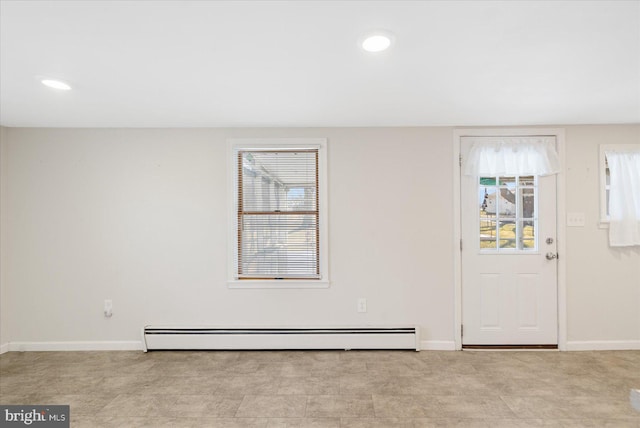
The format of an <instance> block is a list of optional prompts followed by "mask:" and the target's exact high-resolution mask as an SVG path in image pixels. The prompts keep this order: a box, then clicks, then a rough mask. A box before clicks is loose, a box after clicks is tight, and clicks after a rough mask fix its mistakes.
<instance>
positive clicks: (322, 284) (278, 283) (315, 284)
mask: <svg viewBox="0 0 640 428" xmlns="http://www.w3.org/2000/svg"><path fill="white" fill-rule="evenodd" d="M329 284H330V282H329V281H324V280H320V281H297V280H271V281H263V280H260V281H253V280H243V281H240V280H232V281H227V287H228V288H232V289H245V288H249V289H267V288H268V289H272V288H295V289H303V288H307V289H308V288H313V289H317V288H329Z"/></svg>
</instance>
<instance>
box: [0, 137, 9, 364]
mask: <svg viewBox="0 0 640 428" xmlns="http://www.w3.org/2000/svg"><path fill="white" fill-rule="evenodd" d="M6 147H7V128H5V127H3V126H0V352H3V351H4V350H5V349H6V347H7V344H8V343H9V340H10V337H9V299H8V298H7V286H6V280H5V274H6V263H5V256H6V250H7V247H6V244H7V240H6V239H5V231H6V227H5V220H6V214H7V213H6V210H7V204H6V195H7V189H6V185H7V163H6V162H7V155H6Z"/></svg>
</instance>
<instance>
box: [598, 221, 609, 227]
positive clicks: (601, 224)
mask: <svg viewBox="0 0 640 428" xmlns="http://www.w3.org/2000/svg"><path fill="white" fill-rule="evenodd" d="M598 228H599V229H609V220H600V221H599V222H598Z"/></svg>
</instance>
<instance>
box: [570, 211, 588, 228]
mask: <svg viewBox="0 0 640 428" xmlns="http://www.w3.org/2000/svg"><path fill="white" fill-rule="evenodd" d="M584 225H585V215H584V213H567V226H569V227H584Z"/></svg>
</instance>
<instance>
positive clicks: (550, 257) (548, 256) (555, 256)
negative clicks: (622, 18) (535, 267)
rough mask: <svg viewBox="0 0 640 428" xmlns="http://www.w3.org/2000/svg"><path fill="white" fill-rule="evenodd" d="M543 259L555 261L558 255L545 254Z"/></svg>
mask: <svg viewBox="0 0 640 428" xmlns="http://www.w3.org/2000/svg"><path fill="white" fill-rule="evenodd" d="M545 257H546V258H547V260H553V259H557V258H558V254H556V253H547V255H546V256H545Z"/></svg>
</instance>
